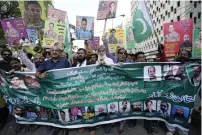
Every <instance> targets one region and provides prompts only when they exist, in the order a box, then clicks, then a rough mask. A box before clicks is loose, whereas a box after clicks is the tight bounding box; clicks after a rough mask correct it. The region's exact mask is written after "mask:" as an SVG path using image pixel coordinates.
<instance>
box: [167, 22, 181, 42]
mask: <svg viewBox="0 0 202 135" xmlns="http://www.w3.org/2000/svg"><path fill="white" fill-rule="evenodd" d="M168 27H169V32H168V34H167V35H166V36H165V42H178V41H180V34H178V33H177V32H175V28H174V25H173V24H172V23H171V24H169V26H168Z"/></svg>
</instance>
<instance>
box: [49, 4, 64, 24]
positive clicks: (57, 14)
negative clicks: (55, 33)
mask: <svg viewBox="0 0 202 135" xmlns="http://www.w3.org/2000/svg"><path fill="white" fill-rule="evenodd" d="M66 14H67V12H66V11H62V10H59V9H55V8H53V7H49V8H48V21H51V22H54V23H59V24H65V18H66Z"/></svg>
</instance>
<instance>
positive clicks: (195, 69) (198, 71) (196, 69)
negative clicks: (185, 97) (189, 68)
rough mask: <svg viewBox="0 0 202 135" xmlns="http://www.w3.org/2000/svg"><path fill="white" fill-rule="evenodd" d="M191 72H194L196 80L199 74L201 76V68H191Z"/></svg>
mask: <svg viewBox="0 0 202 135" xmlns="http://www.w3.org/2000/svg"><path fill="white" fill-rule="evenodd" d="M193 72H194V75H193V76H194V77H195V78H196V77H198V76H199V75H200V74H201V67H200V66H198V67H194V68H193Z"/></svg>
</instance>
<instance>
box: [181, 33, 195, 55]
mask: <svg viewBox="0 0 202 135" xmlns="http://www.w3.org/2000/svg"><path fill="white" fill-rule="evenodd" d="M180 50H187V51H190V52H192V41H190V36H189V35H188V34H185V35H184V42H183V43H182V44H180V46H179V51H180Z"/></svg>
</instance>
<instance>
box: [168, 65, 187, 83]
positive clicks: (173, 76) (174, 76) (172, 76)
mask: <svg viewBox="0 0 202 135" xmlns="http://www.w3.org/2000/svg"><path fill="white" fill-rule="evenodd" d="M179 68H180V67H179V65H172V66H171V71H169V72H168V73H167V75H166V76H165V79H166V80H175V81H182V80H183V76H182V72H181V71H180V70H179Z"/></svg>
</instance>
